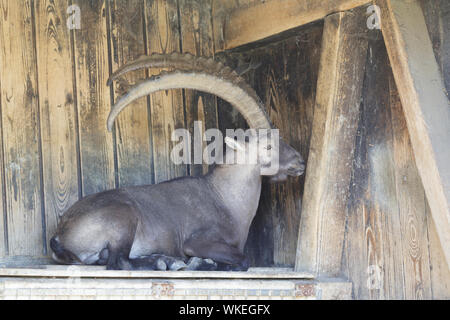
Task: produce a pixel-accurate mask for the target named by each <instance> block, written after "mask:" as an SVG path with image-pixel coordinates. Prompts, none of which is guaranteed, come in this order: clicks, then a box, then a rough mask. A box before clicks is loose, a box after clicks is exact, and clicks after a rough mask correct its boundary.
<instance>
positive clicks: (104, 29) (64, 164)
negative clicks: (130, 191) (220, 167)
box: [0, 0, 217, 259]
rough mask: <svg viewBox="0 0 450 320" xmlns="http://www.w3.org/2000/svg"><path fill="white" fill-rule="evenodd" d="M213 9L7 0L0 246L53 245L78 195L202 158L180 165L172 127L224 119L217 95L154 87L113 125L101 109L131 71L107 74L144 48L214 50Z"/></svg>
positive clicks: (44, 250) (176, 170)
mask: <svg viewBox="0 0 450 320" xmlns="http://www.w3.org/2000/svg"><path fill="white" fill-rule="evenodd" d="M70 5H78V6H79V8H80V13H81V29H79V30H69V28H68V27H67V24H66V22H67V19H68V18H69V14H68V13H67V9H68V7H69V6H70ZM211 11H212V10H211V2H210V1H184V0H179V1H178V0H170V1H164V0H127V1H123V0H120V1H119V0H111V1H85V0H61V1H50V0H27V1H24V3H22V2H17V1H15V0H5V1H2V2H1V3H0V13H1V14H0V30H1V31H0V74H1V75H0V107H1V113H0V127H1V130H0V146H1V150H0V176H1V179H0V182H1V183H0V192H1V194H2V199H1V201H0V239H1V241H0V258H2V257H3V258H6V257H8V258H9V259H11V257H17V256H34V257H41V256H46V255H47V254H48V240H49V237H51V235H52V234H53V232H54V230H55V228H56V226H57V223H58V220H59V218H60V216H61V215H62V214H63V213H64V211H65V210H66V209H67V208H68V207H69V206H70V205H72V204H73V203H74V202H75V201H77V200H78V199H79V198H80V197H83V196H86V195H89V194H92V193H95V192H99V191H103V190H107V189H111V188H117V187H124V186H130V185H141V184H150V183H154V182H160V181H164V180H168V179H170V178H174V177H178V176H183V175H186V174H187V173H188V172H191V171H192V174H200V173H202V172H204V171H205V170H206V169H207V168H193V169H192V170H190V169H191V168H186V166H175V165H173V164H172V163H171V161H170V151H171V150H172V147H173V145H172V142H171V141H170V135H171V133H172V130H173V129H174V128H183V127H185V126H186V125H188V126H189V127H190V128H192V127H193V121H194V120H196V119H199V120H203V121H204V122H205V126H206V129H207V128H210V127H217V112H216V99H215V98H214V97H211V96H208V95H203V94H199V93H196V92H186V93H184V92H182V91H181V90H177V91H170V92H162V93H158V94H155V95H152V97H151V98H148V99H141V100H139V101H136V102H135V103H134V104H133V106H132V107H130V108H128V109H127V110H126V111H125V112H123V114H121V116H120V118H119V119H118V121H117V123H116V126H115V128H114V132H113V133H112V134H111V133H109V132H107V130H106V117H107V115H108V113H109V110H110V107H111V104H112V103H113V101H114V99H116V98H117V97H118V96H119V95H120V94H121V93H123V90H124V83H118V84H116V85H115V86H114V88H112V89H110V88H108V87H107V86H106V80H107V78H108V77H109V75H110V74H111V72H112V71H114V70H116V69H117V68H118V67H120V66H121V65H123V64H124V63H127V62H128V61H132V60H134V59H136V58H138V57H139V56H141V55H143V54H148V53H152V52H165V53H171V52H173V51H182V50H183V51H185V52H191V53H194V54H198V55H205V56H212V55H213V53H214V47H213V36H212V21H211ZM180 12H182V13H183V14H182V15H180ZM17 34H20V35H21V36H20V37H19V36H17ZM156 72H158V70H151V73H152V74H153V73H156ZM146 75H149V73H147V72H146V71H142V72H137V73H134V74H132V75H129V76H127V78H126V81H128V82H129V83H133V82H134V81H136V80H137V79H139V78H143V77H145V76H146ZM185 113H186V114H185Z"/></svg>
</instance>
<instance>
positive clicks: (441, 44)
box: [420, 0, 450, 97]
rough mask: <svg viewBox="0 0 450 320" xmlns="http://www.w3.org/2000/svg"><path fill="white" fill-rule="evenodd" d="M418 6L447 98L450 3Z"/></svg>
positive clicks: (443, 0)
mask: <svg viewBox="0 0 450 320" xmlns="http://www.w3.org/2000/svg"><path fill="white" fill-rule="evenodd" d="M420 4H421V6H422V9H423V14H424V17H425V22H426V25H427V28H428V33H429V35H430V39H431V42H432V44H433V50H434V54H435V56H436V60H437V63H438V65H439V68H440V70H441V73H442V75H443V78H444V83H445V87H446V89H447V97H448V96H449V92H450V1H447V0H434V1H430V0H421V1H420Z"/></svg>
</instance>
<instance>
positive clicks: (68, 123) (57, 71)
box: [35, 0, 79, 244]
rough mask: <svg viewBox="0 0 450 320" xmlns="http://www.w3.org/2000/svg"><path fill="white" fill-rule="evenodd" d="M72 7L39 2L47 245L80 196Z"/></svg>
mask: <svg viewBox="0 0 450 320" xmlns="http://www.w3.org/2000/svg"><path fill="white" fill-rule="evenodd" d="M69 6H70V2H69V1H68V0H63V1H58V2H54V1H50V0H45V1H36V2H35V12H36V50H37V59H38V66H39V74H38V79H39V105H40V108H41V109H40V114H41V128H42V154H43V159H42V161H43V179H44V198H45V208H46V212H45V217H46V219H45V221H46V237H47V244H48V240H49V239H50V237H52V236H53V234H54V232H55V230H56V227H57V224H58V221H59V218H60V217H61V216H62V214H63V213H64V212H65V211H66V210H67V209H68V208H69V207H70V206H71V205H72V204H73V203H74V202H76V201H77V200H78V198H79V186H78V181H79V179H78V145H77V144H78V143H77V140H78V137H77V135H78V132H77V130H76V129H77V111H76V107H75V102H74V101H75V98H74V74H73V61H74V60H73V56H72V46H71V35H70V30H69V29H68V28H67V26H66V16H67V14H66V10H67V8H68V7H69Z"/></svg>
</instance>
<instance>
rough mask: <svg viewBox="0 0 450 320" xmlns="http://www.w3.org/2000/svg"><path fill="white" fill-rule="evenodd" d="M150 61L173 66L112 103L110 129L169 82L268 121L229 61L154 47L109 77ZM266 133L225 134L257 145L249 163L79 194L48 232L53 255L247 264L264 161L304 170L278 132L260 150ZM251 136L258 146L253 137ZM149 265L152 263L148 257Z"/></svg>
mask: <svg viewBox="0 0 450 320" xmlns="http://www.w3.org/2000/svg"><path fill="white" fill-rule="evenodd" d="M149 67H158V68H166V67H172V68H175V71H172V72H163V73H161V74H160V75H158V76H154V77H151V78H150V79H147V80H145V81H143V82H141V83H139V84H137V85H135V86H134V87H133V88H131V89H130V90H129V92H128V93H127V94H125V95H124V96H123V97H122V98H120V99H119V100H118V101H117V103H116V104H115V105H114V106H113V108H112V110H111V114H110V116H109V119H108V129H109V130H111V129H112V127H113V125H114V121H115V119H116V117H117V116H118V115H119V113H120V112H121V111H122V110H123V109H124V108H125V107H126V106H127V105H129V104H130V103H131V102H132V101H134V100H135V99H138V98H140V97H144V96H147V95H149V94H151V93H153V92H156V91H160V90H169V89H174V88H187V89H195V90H200V91H205V92H208V93H211V94H215V95H217V96H219V97H221V98H223V99H224V100H226V101H228V102H230V103H231V104H232V105H233V106H234V107H235V108H236V109H237V110H239V111H240V112H241V113H242V115H243V116H244V118H245V119H246V120H247V122H248V123H249V125H250V127H251V128H254V129H271V124H270V122H269V120H268V119H267V117H266V115H265V112H264V108H263V105H262V103H261V101H260V100H259V98H258V96H257V95H256V93H255V92H254V90H253V89H252V88H251V87H249V86H248V85H247V83H246V82H245V81H244V80H243V79H242V78H240V77H239V76H238V75H237V74H236V73H235V72H234V71H232V70H231V69H230V68H228V67H225V66H224V65H222V64H221V63H217V62H215V61H214V60H212V59H206V58H196V57H193V56H191V55H189V54H184V55H181V54H171V55H160V54H154V55H152V56H147V57H142V58H140V59H138V60H137V61H136V62H133V63H131V64H128V65H126V66H124V67H122V68H120V69H119V70H118V71H117V72H116V73H114V74H113V76H112V77H111V79H110V81H109V84H111V83H112V81H113V80H115V79H117V77H119V76H121V75H122V74H124V73H126V72H129V71H133V70H137V69H142V68H149ZM261 139H264V143H261V142H262V141H261ZM270 139H273V137H271V136H264V135H262V136H259V137H258V138H257V139H251V140H250V142H239V141H236V140H234V139H230V138H226V139H225V143H226V144H227V145H228V147H229V149H230V150H232V152H234V153H236V154H239V153H246V152H249V151H248V150H258V155H257V159H258V161H257V162H256V163H254V164H223V165H217V166H216V167H215V168H214V169H213V170H212V171H211V172H210V173H208V174H207V175H205V176H202V177H184V178H180V179H175V180H171V181H168V182H164V183H160V184H156V185H148V186H139V187H130V188H124V189H119V190H111V191H106V192H102V193H99V194H95V195H91V196H88V197H86V198H84V199H82V200H80V201H78V202H77V203H75V204H74V205H73V206H72V207H71V208H70V209H69V210H68V211H67V212H66V213H65V214H64V216H63V217H62V219H61V222H60V224H59V226H58V230H57V232H56V234H55V236H54V237H53V239H52V240H51V243H50V245H51V247H52V249H53V251H54V255H53V256H54V259H55V260H56V261H57V262H59V263H65V264H102V265H107V268H108V269H134V268H137V265H138V263H137V261H139V262H140V264H139V266H142V259H145V257H149V256H151V255H154V254H162V255H166V256H172V257H180V258H181V259H187V258H188V257H200V258H204V259H212V260H214V261H216V262H217V263H219V266H221V268H223V269H226V270H228V269H238V270H245V269H246V268H247V264H246V259H245V257H244V254H243V249H244V245H245V243H246V241H247V236H248V232H249V228H250V224H251V222H252V220H253V218H254V216H255V214H256V210H257V208H258V203H259V198H260V194H261V181H262V177H261V174H262V173H261V172H263V171H262V170H261V169H262V168H263V167H264V166H267V165H269V163H270V162H271V161H278V163H279V166H278V170H277V172H275V173H274V174H272V175H271V177H270V178H271V180H273V181H283V180H285V179H287V177H288V176H300V175H302V174H303V173H304V170H305V163H304V161H303V159H302V157H301V156H300V154H299V153H298V152H297V151H296V150H294V149H293V148H292V147H290V146H289V145H288V144H286V143H285V142H283V141H282V140H279V141H275V142H277V143H278V145H279V153H275V152H273V153H269V154H270V156H268V155H267V154H268V153H262V152H261V150H259V149H258V148H260V146H261V145H263V146H265V148H270V147H271V142H270V141H271V140H270ZM254 143H256V144H258V146H254V145H251V144H254ZM252 147H255V148H252ZM225 163H227V162H225ZM150 260H151V259H149V260H148V261H150ZM152 261H153V260H152ZM146 267H148V268H149V269H152V266H151V265H147V266H146Z"/></svg>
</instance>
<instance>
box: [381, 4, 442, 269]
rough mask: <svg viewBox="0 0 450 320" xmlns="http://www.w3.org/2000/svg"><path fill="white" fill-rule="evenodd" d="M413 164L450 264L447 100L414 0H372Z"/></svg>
mask: <svg viewBox="0 0 450 320" xmlns="http://www.w3.org/2000/svg"><path fill="white" fill-rule="evenodd" d="M375 3H376V4H377V5H378V6H379V7H380V9H381V24H382V31H383V35H384V40H385V43H386V47H387V50H388V54H389V58H390V61H391V66H392V69H393V71H394V77H395V81H396V84H397V88H398V91H399V94H400V99H401V101H402V105H403V110H404V113H405V117H406V122H407V126H408V131H409V134H410V138H411V143H412V146H413V150H414V156H415V160H416V165H417V168H418V170H419V174H420V176H421V179H422V183H423V186H424V189H425V193H426V196H427V199H428V203H429V205H430V208H431V214H432V217H433V220H434V223H435V224H436V229H437V232H438V235H439V238H440V242H441V245H442V249H443V250H444V254H445V257H446V260H447V264H448V266H450V104H449V99H448V97H447V94H446V90H445V87H444V84H443V80H442V75H441V73H440V71H439V68H438V64H437V62H436V58H435V56H434V53H433V49H432V44H431V40H430V37H429V34H428V31H427V26H426V24H425V19H424V16H423V12H422V10H421V8H420V5H419V3H418V1H417V0H376V1H375Z"/></svg>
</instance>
